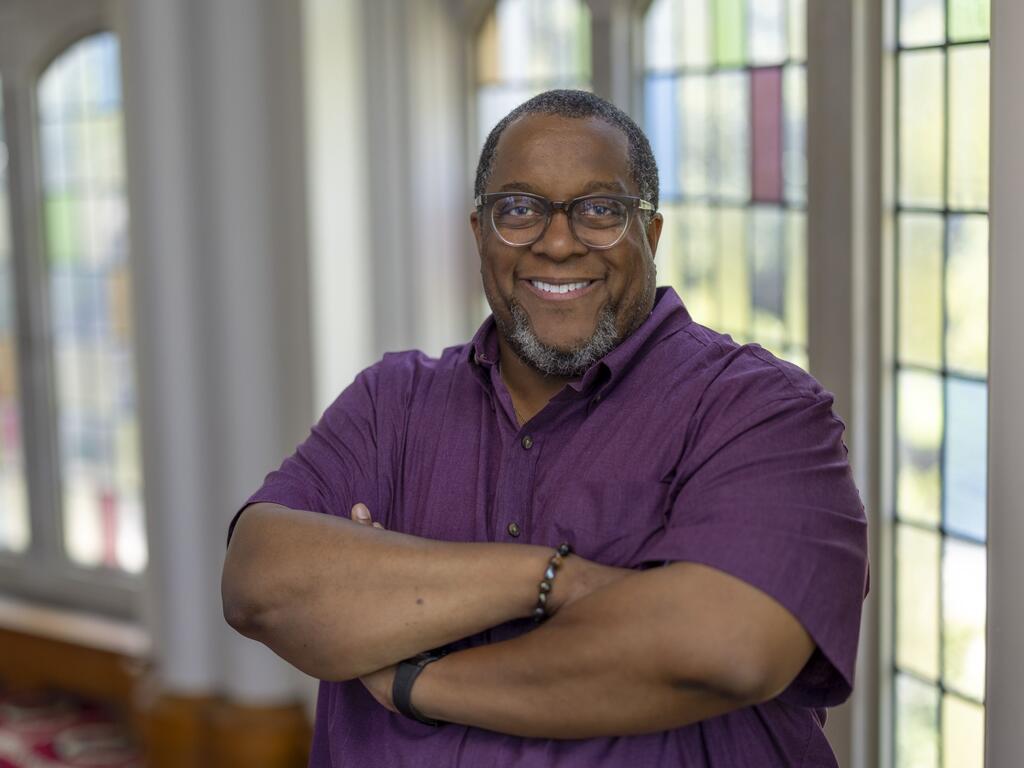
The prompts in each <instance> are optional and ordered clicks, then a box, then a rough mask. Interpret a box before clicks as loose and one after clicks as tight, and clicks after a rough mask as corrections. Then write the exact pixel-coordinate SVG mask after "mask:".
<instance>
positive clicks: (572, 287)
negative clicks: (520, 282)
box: [530, 280, 591, 293]
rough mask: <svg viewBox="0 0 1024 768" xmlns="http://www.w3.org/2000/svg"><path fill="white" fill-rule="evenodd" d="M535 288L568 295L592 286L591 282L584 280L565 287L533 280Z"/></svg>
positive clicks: (567, 284)
mask: <svg viewBox="0 0 1024 768" xmlns="http://www.w3.org/2000/svg"><path fill="white" fill-rule="evenodd" d="M530 282H531V283H532V284H533V287H534V288H537V289H538V290H541V291H545V292H547V293H568V292H569V291H578V290H579V289H580V288H586V287H587V286H588V285H590V282H591V281H590V280H584V281H582V282H579V283H566V284H565V285H552V284H551V283H544V282H541V281H540V280H531V281H530Z"/></svg>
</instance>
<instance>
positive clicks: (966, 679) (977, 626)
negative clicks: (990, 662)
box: [942, 539, 987, 700]
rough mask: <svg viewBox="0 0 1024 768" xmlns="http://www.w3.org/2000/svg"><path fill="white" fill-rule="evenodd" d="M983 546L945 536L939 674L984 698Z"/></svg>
mask: <svg viewBox="0 0 1024 768" xmlns="http://www.w3.org/2000/svg"><path fill="white" fill-rule="evenodd" d="M985 562H986V557H985V547H983V546H982V545H980V544H970V543H967V542H962V541H957V540H955V539H947V540H946V542H945V548H944V552H943V558H942V625H943V626H942V643H943V645H942V677H943V682H944V683H945V684H946V687H947V688H951V689H953V690H955V691H957V692H958V693H963V694H965V695H967V696H970V697H972V698H974V699H978V700H983V699H984V698H985V617H986V600H985V585H986V580H987V579H986V573H985Z"/></svg>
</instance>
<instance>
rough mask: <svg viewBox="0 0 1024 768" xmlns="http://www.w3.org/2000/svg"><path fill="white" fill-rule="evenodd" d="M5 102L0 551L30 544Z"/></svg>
mask: <svg viewBox="0 0 1024 768" xmlns="http://www.w3.org/2000/svg"><path fill="white" fill-rule="evenodd" d="M2 92H3V91H2V89H0V93H2ZM3 106H4V105H3V100H2V98H0V550H5V551H8V552H24V551H25V550H26V549H27V548H28V545H29V524H28V499H27V496H26V487H25V459H24V453H23V451H24V447H23V445H22V437H21V434H22V429H21V407H20V402H19V397H18V350H17V334H16V333H15V325H14V324H15V321H16V317H15V314H16V313H15V306H14V296H15V295H16V291H15V290H14V264H13V263H12V260H11V235H10V222H11V209H10V192H9V188H8V176H7V161H8V151H7V142H6V141H5V138H4V109H3Z"/></svg>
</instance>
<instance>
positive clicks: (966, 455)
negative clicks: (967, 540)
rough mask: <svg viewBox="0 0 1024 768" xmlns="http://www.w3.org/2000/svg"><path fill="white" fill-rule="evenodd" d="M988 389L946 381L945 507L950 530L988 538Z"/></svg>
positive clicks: (972, 384) (981, 385)
mask: <svg viewBox="0 0 1024 768" xmlns="http://www.w3.org/2000/svg"><path fill="white" fill-rule="evenodd" d="M987 456H988V386H987V385H986V384H985V383H984V382H977V381H964V380H961V379H955V378H949V379H947V380H946V440H945V458H946V461H945V472H944V473H943V506H944V509H945V525H946V528H947V529H949V530H950V531H954V532H957V533H961V534H963V535H965V536H971V537H973V538H975V539H979V540H982V541H983V540H984V539H985V529H986V525H985V500H986V489H987V487H988V485H987V480H986V476H987V467H988V461H987Z"/></svg>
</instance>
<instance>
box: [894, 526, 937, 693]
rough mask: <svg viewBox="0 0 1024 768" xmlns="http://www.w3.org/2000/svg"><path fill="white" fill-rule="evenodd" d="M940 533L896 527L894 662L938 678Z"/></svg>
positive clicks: (929, 677)
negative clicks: (898, 608)
mask: <svg viewBox="0 0 1024 768" xmlns="http://www.w3.org/2000/svg"><path fill="white" fill-rule="evenodd" d="M940 542H941V537H940V535H939V534H938V533H937V532H935V531H924V530H921V529H919V528H915V527H913V526H909V525H903V524H897V526H896V600H897V602H898V603H899V605H900V606H901V608H902V610H901V611H900V613H899V615H898V616H897V618H896V665H897V666H898V667H899V668H900V669H905V670H907V671H911V672H916V673H917V674H918V675H921V676H922V677H926V678H928V679H930V680H935V681H938V679H939V545H940Z"/></svg>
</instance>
